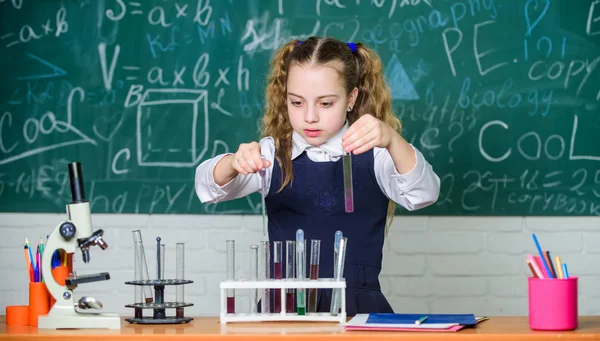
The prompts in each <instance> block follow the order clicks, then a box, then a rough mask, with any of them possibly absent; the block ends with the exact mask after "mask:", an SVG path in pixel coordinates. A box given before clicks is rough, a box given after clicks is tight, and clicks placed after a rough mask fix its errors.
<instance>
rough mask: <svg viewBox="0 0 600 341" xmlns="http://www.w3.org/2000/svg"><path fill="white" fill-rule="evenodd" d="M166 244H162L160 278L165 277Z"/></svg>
mask: <svg viewBox="0 0 600 341" xmlns="http://www.w3.org/2000/svg"><path fill="white" fill-rule="evenodd" d="M166 254H167V253H166V252H165V244H160V279H165V256H166Z"/></svg>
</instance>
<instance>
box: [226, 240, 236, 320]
mask: <svg viewBox="0 0 600 341" xmlns="http://www.w3.org/2000/svg"><path fill="white" fill-rule="evenodd" d="M226 243H227V244H226V248H227V249H226V252H227V254H226V262H227V280H228V281H233V280H235V240H228V241H227V242H226ZM227 313H228V314H235V289H227Z"/></svg>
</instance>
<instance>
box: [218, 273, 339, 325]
mask: <svg viewBox="0 0 600 341" xmlns="http://www.w3.org/2000/svg"><path fill="white" fill-rule="evenodd" d="M227 289H243V290H255V289H338V290H340V297H341V302H340V312H339V313H338V314H336V315H333V314H331V313H330V312H326V313H308V312H307V313H306V314H305V315H298V313H295V312H294V313H288V312H286V309H285V307H286V301H285V300H286V294H285V293H286V290H281V307H282V309H281V312H275V313H256V314H248V313H233V314H228V313H227ZM220 319H221V324H227V323H229V322H261V321H314V322H339V323H340V324H342V325H343V324H346V281H345V280H341V281H336V280H335V279H334V278H319V279H316V280H314V279H312V280H297V279H268V280H261V281H254V280H243V279H239V280H227V281H222V282H221V315H220Z"/></svg>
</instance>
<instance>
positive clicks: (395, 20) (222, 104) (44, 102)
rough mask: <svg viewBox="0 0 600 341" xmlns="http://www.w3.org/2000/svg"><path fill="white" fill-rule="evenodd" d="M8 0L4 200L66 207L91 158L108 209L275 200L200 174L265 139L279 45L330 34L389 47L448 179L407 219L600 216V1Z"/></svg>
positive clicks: (405, 107) (1, 203) (407, 100)
mask: <svg viewBox="0 0 600 341" xmlns="http://www.w3.org/2000/svg"><path fill="white" fill-rule="evenodd" d="M0 3H1V5H0V6H3V7H2V11H1V13H0V20H3V21H2V22H3V26H2V28H0V47H2V48H4V49H5V50H7V51H10V54H5V56H4V59H2V63H1V64H2V68H3V72H5V74H6V77H5V79H4V82H3V83H2V85H0V87H1V89H0V211H11V210H15V209H18V208H20V207H26V209H27V210H31V211H44V212H57V211H61V212H62V210H63V207H64V203H65V202H68V201H69V200H70V193H69V190H68V186H69V185H68V174H67V173H66V164H67V163H68V162H70V161H75V160H76V161H81V162H82V164H83V165H84V169H85V172H86V188H87V189H88V197H89V200H90V203H91V205H92V210H93V212H101V213H167V214H171V213H200V214H222V213H230V214H238V213H240V214H253V213H257V212H259V211H260V198H259V197H258V194H256V195H255V194H252V195H250V196H248V197H245V198H243V199H239V200H234V201H228V202H219V203H216V204H210V205H203V204H201V203H200V202H199V200H198V198H197V196H196V193H195V189H194V186H193V177H194V169H195V167H196V166H197V165H198V164H199V163H201V162H203V161H204V160H206V159H208V158H211V157H215V156H217V155H220V154H222V153H231V152H234V151H235V150H236V148H237V146H239V144H240V143H246V142H249V141H256V140H258V139H259V138H260V132H261V129H262V116H263V114H264V110H265V106H266V102H265V93H264V90H265V82H266V76H267V75H268V72H269V65H268V64H269V60H270V57H271V56H272V55H273V53H274V52H275V50H276V49H277V48H278V47H279V46H281V44H283V43H285V42H287V41H289V40H290V39H300V40H304V39H306V38H307V37H309V36H311V35H320V36H326V37H335V38H337V39H340V40H341V41H345V42H350V41H352V42H362V43H364V44H365V45H367V46H369V47H370V48H372V49H373V50H375V51H376V52H377V53H378V54H379V55H380V57H381V62H382V66H383V68H384V72H385V74H384V76H385V79H386V80H387V82H388V84H389V86H390V89H391V96H392V102H393V111H394V112H395V114H396V115H397V116H398V117H399V118H400V119H401V122H402V134H403V137H404V138H405V139H406V140H407V141H408V142H410V143H412V144H413V145H414V146H415V147H417V148H419V150H420V151H421V152H422V153H423V155H424V156H425V157H426V158H427V160H428V161H429V162H430V163H431V164H432V166H433V168H434V170H435V171H436V172H437V173H438V175H439V176H440V179H441V184H442V185H441V192H440V198H439V200H438V202H436V203H435V204H434V205H433V206H432V207H430V208H427V209H425V210H423V211H418V212H414V213H413V212H405V211H404V210H402V209H401V208H398V211H397V212H398V213H399V214H434V215H435V214H441V215H455V214H466V215H496V214H499V215H528V214H538V215H591V216H597V215H600V171H599V167H598V164H599V163H598V162H599V161H600V153H599V152H598V149H597V146H598V144H599V143H600V140H598V138H599V136H600V135H599V134H597V133H596V132H597V130H598V126H599V125H600V123H599V121H598V115H596V113H597V111H598V108H600V82H599V81H598V77H597V76H598V74H599V72H600V67H599V66H598V64H599V63H600V52H599V51H600V41H598V40H597V38H598V37H599V36H600V0H589V1H586V2H585V3H582V4H579V3H577V4H576V3H575V2H573V3H569V8H568V9H569V16H568V17H565V16H564V15H563V13H561V11H564V8H565V7H564V6H562V5H563V3H562V2H554V1H549V0H517V1H502V2H500V1H496V0H444V1H443V0H438V1H424V0H363V1H359V0H316V1H314V2H311V3H309V4H308V5H306V6H301V5H299V3H294V2H289V1H283V0H264V1H252V2H251V4H246V3H244V2H240V1H233V0H228V1H211V0H187V1H184V0H181V1H172V2H169V1H162V0H148V1H141V0H109V1H103V2H98V3H95V2H91V1H78V2H61V3H55V2H47V1H46V2H33V1H22V0H4V1H0ZM249 3H250V2H249ZM9 55H10V56H9ZM0 58H2V57H0Z"/></svg>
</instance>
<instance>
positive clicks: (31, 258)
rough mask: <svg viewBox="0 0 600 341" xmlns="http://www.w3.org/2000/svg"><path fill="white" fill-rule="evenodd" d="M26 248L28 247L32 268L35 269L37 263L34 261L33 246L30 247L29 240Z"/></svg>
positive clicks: (26, 242)
mask: <svg viewBox="0 0 600 341" xmlns="http://www.w3.org/2000/svg"><path fill="white" fill-rule="evenodd" d="M25 246H27V250H28V251H29V264H31V267H32V268H34V267H35V262H34V261H33V252H32V251H31V245H29V240H28V239H27V238H25Z"/></svg>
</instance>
